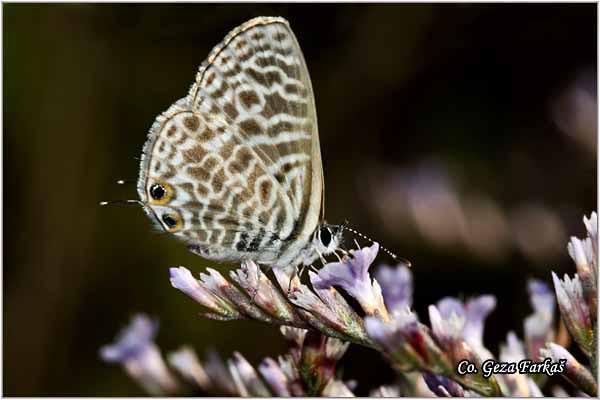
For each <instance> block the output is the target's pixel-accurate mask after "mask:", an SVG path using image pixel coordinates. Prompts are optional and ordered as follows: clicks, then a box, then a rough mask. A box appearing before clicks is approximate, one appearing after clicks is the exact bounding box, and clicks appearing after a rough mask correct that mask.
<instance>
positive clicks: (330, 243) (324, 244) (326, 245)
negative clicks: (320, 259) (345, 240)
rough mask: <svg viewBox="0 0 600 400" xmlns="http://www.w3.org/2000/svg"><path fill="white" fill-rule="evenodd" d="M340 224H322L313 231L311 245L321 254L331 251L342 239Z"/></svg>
mask: <svg viewBox="0 0 600 400" xmlns="http://www.w3.org/2000/svg"><path fill="white" fill-rule="evenodd" d="M342 232H343V228H342V226H341V225H328V224H322V225H320V226H319V227H318V228H317V230H316V231H315V236H314V238H313V246H314V248H315V249H316V250H317V251H318V253H320V254H322V255H327V254H331V253H333V252H334V251H335V250H336V249H337V248H338V247H339V245H340V242H341V241H342Z"/></svg>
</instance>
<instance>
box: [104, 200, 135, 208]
mask: <svg viewBox="0 0 600 400" xmlns="http://www.w3.org/2000/svg"><path fill="white" fill-rule="evenodd" d="M114 204H121V205H130V204H138V205H140V206H142V207H143V206H145V204H144V202H142V201H141V200H111V201H101V202H100V205H101V206H109V205H110V206H111V205H114Z"/></svg>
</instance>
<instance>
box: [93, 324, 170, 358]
mask: <svg viewBox="0 0 600 400" xmlns="http://www.w3.org/2000/svg"><path fill="white" fill-rule="evenodd" d="M157 332H158V322H157V321H155V320H151V319H150V318H148V317H147V316H146V315H144V314H137V315H135V316H133V318H132V319H131V322H130V323H129V325H128V326H127V327H126V328H125V329H123V330H122V331H121V332H120V333H119V335H118V336H117V340H116V342H115V343H113V344H109V345H106V346H103V347H102V348H101V349H100V357H102V359H103V360H104V361H106V362H113V363H114V362H118V363H122V362H125V361H127V360H130V359H133V358H136V357H139V355H140V354H141V353H143V352H144V351H146V350H147V349H148V347H150V346H152V345H154V337H155V336H156V333H157Z"/></svg>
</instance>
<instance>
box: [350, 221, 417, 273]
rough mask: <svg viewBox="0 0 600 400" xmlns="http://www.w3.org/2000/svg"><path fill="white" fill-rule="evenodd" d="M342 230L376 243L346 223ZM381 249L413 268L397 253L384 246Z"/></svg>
mask: <svg viewBox="0 0 600 400" xmlns="http://www.w3.org/2000/svg"><path fill="white" fill-rule="evenodd" d="M342 229H343V230H347V231H350V232H352V233H354V234H355V235H357V236H359V237H361V238H363V239H365V240H368V241H369V242H371V243H375V241H374V240H373V239H371V238H370V237H368V236H367V235H364V234H362V233H361V232H359V231H357V230H356V229H353V228H350V227H349V226H348V222H346V223H344V224H343V225H342ZM379 247H380V248H381V250H383V251H384V253H386V254H388V255H389V256H390V257H392V258H393V259H394V260H395V261H399V262H401V263H403V264H406V266H407V267H411V266H412V263H411V262H410V261H408V260H407V259H406V258H402V257H398V256H397V255H396V254H395V253H392V252H391V251H390V250H388V249H387V248H386V247H384V246H382V245H381V244H380V245H379Z"/></svg>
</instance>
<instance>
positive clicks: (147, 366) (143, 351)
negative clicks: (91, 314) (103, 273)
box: [100, 314, 177, 395]
mask: <svg viewBox="0 0 600 400" xmlns="http://www.w3.org/2000/svg"><path fill="white" fill-rule="evenodd" d="M157 331H158V322H156V321H153V320H151V319H150V318H148V317H147V316H146V315H143V314H138V315H135V316H134V317H133V318H132V320H131V322H130V324H129V326H127V327H126V328H125V329H123V330H122V331H121V332H120V333H119V335H118V336H117V339H116V341H115V343H112V344H109V345H106V346H103V347H102V348H101V349H100V357H101V358H102V359H103V360H104V361H106V362H110V363H119V364H121V365H123V367H124V368H125V370H126V371H127V373H128V374H129V375H130V376H131V377H132V378H133V379H134V380H136V381H137V382H138V383H139V384H140V385H141V386H142V387H143V388H144V389H145V390H146V391H147V392H148V393H150V394H153V395H165V394H168V393H172V392H174V391H175V390H176V389H177V383H176V382H175V380H174V378H173V376H172V375H171V373H170V372H169V370H168V369H167V366H166V365H165V362H164V360H163V358H162V356H161V354H160V351H159V350H158V347H157V346H156V344H154V337H155V336H156V333H157Z"/></svg>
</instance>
